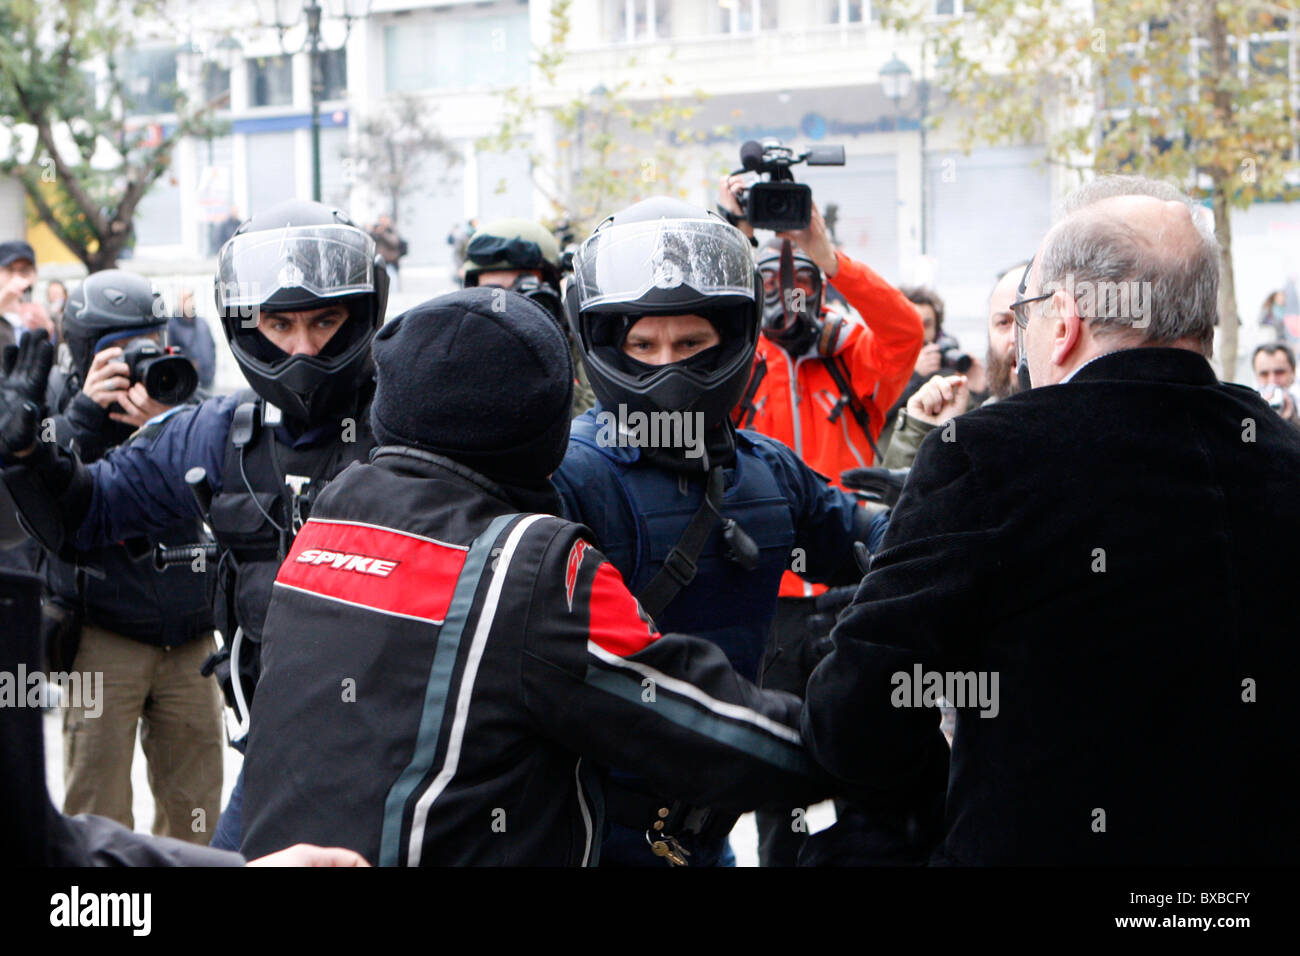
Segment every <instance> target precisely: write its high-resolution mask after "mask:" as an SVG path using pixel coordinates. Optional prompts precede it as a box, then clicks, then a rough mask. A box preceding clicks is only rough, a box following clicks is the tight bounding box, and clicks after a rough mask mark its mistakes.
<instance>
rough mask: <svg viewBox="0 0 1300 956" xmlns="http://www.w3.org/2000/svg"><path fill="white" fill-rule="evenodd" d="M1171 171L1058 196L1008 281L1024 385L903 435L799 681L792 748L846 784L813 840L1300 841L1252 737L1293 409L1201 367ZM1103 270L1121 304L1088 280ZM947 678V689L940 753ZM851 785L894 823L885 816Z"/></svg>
mask: <svg viewBox="0 0 1300 956" xmlns="http://www.w3.org/2000/svg"><path fill="white" fill-rule="evenodd" d="M1135 191H1140V192H1141V193H1142V194H1140V195H1123V194H1116V193H1117V192H1118V193H1122V192H1135ZM1169 192H1170V189H1169V187H1167V186H1162V184H1156V183H1151V184H1147V183H1145V182H1144V181H1142V180H1135V179H1133V178H1129V179H1127V180H1122V181H1120V182H1118V183H1113V182H1107V181H1102V182H1101V183H1099V184H1098V185H1096V186H1095V187H1092V188H1090V189H1087V190H1086V191H1084V192H1083V196H1084V197H1085V198H1086V199H1087V200H1090V201H1089V202H1086V203H1085V202H1081V201H1080V200H1079V199H1077V198H1076V200H1075V201H1074V202H1073V203H1072V204H1071V205H1069V206H1068V207H1067V208H1069V209H1071V212H1069V213H1068V214H1067V215H1066V217H1065V218H1064V219H1063V220H1062V221H1061V222H1060V223H1058V224H1057V225H1056V226H1055V227H1054V228H1053V229H1052V230H1051V231H1050V232H1049V233H1048V235H1047V237H1046V238H1045V239H1044V240H1043V243H1042V244H1041V246H1040V247H1039V249H1038V252H1037V253H1036V255H1035V256H1034V259H1033V264H1032V266H1031V268H1030V269H1029V271H1028V273H1027V275H1026V276H1025V279H1024V280H1023V281H1022V284H1021V287H1020V297H1019V299H1018V300H1017V302H1016V303H1014V305H1013V312H1014V313H1015V316H1016V322H1017V329H1018V334H1019V336H1020V337H1021V340H1022V345H1021V346H1019V347H1018V349H1017V353H1018V356H1019V358H1020V362H1021V366H1022V368H1025V369H1026V370H1027V374H1028V378H1029V380H1030V382H1031V383H1032V385H1033V386H1034V387H1033V388H1032V389H1030V390H1028V391H1025V392H1022V393H1020V394H1017V395H1013V396H1012V397H1011V398H1008V399H1006V400H1005V401H1001V402H998V403H996V404H994V405H991V406H987V407H985V408H981V409H979V410H977V411H974V412H971V413H968V414H967V415H965V416H963V417H962V418H961V419H960V420H957V421H955V422H953V423H952V424H953V425H954V426H955V427H954V428H953V429H952V430H951V434H950V436H949V438H948V439H947V440H945V439H944V437H943V435H942V430H940V433H938V434H932V435H931V436H930V437H929V438H927V439H926V441H925V442H924V444H923V445H922V447H921V452H920V454H919V455H918V456H917V460H916V463H915V465H914V467H913V468H912V472H911V477H910V479H909V481H908V484H907V487H906V489H905V490H904V493H903V497H902V499H901V500H900V501H899V502H898V505H897V507H896V508H895V509H894V512H893V517H892V523H891V525H890V529H889V532H888V534H887V535H886V538H885V542H884V547H883V549H882V550H881V551H880V552H879V553H878V554H877V555H875V557H874V559H873V561H872V567H871V573H870V574H869V575H868V576H867V577H866V579H865V580H864V582H863V585H862V587H861V589H860V590H859V592H858V595H857V598H856V599H855V601H854V603H853V605H852V606H851V607H850V608H849V609H848V610H846V611H845V612H844V614H843V615H842V616H841V618H840V623H839V625H838V626H837V627H836V629H835V632H834V634H833V640H834V643H835V651H834V652H833V653H832V654H831V655H830V656H829V657H828V658H827V659H826V660H825V661H823V662H822V664H821V665H820V666H819V667H818V669H817V671H816V673H815V674H814V675H813V677H812V680H811V681H810V683H809V687H808V694H807V697H806V703H805V712H804V722H803V728H804V731H805V734H806V739H807V741H808V743H809V747H810V750H811V751H812V752H813V754H814V756H815V757H816V758H817V759H818V760H819V761H820V762H821V763H822V764H823V765H824V766H825V767H827V768H828V769H829V770H830V771H831V772H832V773H833V774H834V775H835V776H836V777H837V778H839V779H840V780H841V781H842V783H841V786H842V787H843V788H844V789H845V790H846V791H848V792H850V793H852V794H853V795H854V796H853V801H854V803H855V805H856V806H857V807H858V808H859V811H858V812H850V813H846V814H845V815H844V816H842V817H841V819H840V821H839V822H838V823H837V824H836V826H835V827H833V828H831V829H830V830H828V831H825V832H823V833H820V834H817V835H816V836H815V837H814V838H813V841H814V842H815V843H816V844H817V850H818V851H819V852H818V853H817V854H815V855H810V854H808V853H807V852H806V853H805V856H811V858H815V859H819V860H836V861H840V862H846V861H858V862H864V861H868V860H876V861H880V860H882V859H897V858H899V857H907V858H919V857H923V856H925V855H927V854H931V859H932V861H933V862H947V863H957V864H1031V863H1038V864H1046V863H1051V864H1057V865H1061V864H1065V865H1079V864H1153V863H1161V864H1172V865H1187V864H1193V863H1195V864H1242V863H1264V862H1268V863H1274V864H1281V863H1283V862H1286V861H1289V860H1290V859H1292V858H1293V857H1294V855H1295V852H1296V851H1297V849H1300V820H1298V819H1297V817H1296V814H1295V813H1294V812H1293V809H1294V808H1293V806H1292V804H1293V801H1292V798H1291V794H1290V791H1289V789H1288V788H1286V787H1279V786H1278V785H1277V781H1276V779H1275V778H1276V773H1275V771H1274V766H1273V765H1274V763H1275V762H1276V759H1275V758H1276V756H1277V755H1278V754H1285V753H1289V752H1291V750H1292V749H1293V742H1292V740H1291V736H1292V729H1291V727H1290V723H1289V721H1288V719H1287V717H1288V715H1289V711H1290V706H1291V705H1290V701H1289V695H1288V693H1287V692H1286V690H1285V689H1284V688H1282V687H1274V684H1275V683H1276V682H1277V680H1278V675H1284V674H1291V673H1295V672H1296V670H1297V667H1298V666H1300V651H1297V650H1296V645H1295V642H1294V641H1292V640H1291V639H1290V635H1289V634H1287V633H1286V632H1285V631H1284V630H1279V629H1278V628H1277V626H1276V611H1275V608H1276V606H1277V604H1276V602H1277V596H1278V595H1280V594H1286V593H1289V592H1288V587H1289V586H1290V583H1291V579H1292V578H1293V577H1294V575H1293V572H1292V569H1291V567H1290V566H1289V565H1288V564H1287V563H1286V562H1285V561H1279V560H1278V559H1277V552H1276V548H1275V546H1274V543H1275V542H1277V541H1290V540H1294V539H1295V538H1296V537H1297V535H1300V503H1297V501H1296V498H1295V495H1294V494H1292V490H1293V488H1294V482H1295V475H1296V474H1297V473H1300V436H1297V435H1296V434H1295V432H1294V430H1293V429H1291V428H1290V427H1289V426H1287V425H1286V424H1285V423H1283V422H1282V421H1281V419H1280V418H1279V417H1278V416H1277V415H1275V414H1273V412H1271V411H1270V410H1269V409H1268V406H1267V405H1266V404H1265V403H1264V402H1263V400H1262V399H1260V398H1259V397H1258V396H1257V395H1255V394H1253V393H1251V392H1250V391H1248V390H1245V389H1242V388H1240V387H1237V386H1232V385H1224V384H1221V383H1220V382H1218V380H1217V379H1216V378H1215V375H1214V372H1213V370H1212V369H1211V367H1210V364H1209V362H1208V361H1207V356H1208V355H1209V353H1210V349H1211V347H1212V342H1213V334H1214V320H1215V316H1216V313H1217V297H1218V281H1219V265H1218V263H1219V250H1218V245H1217V243H1216V242H1215V240H1214V237H1213V235H1212V233H1211V232H1210V231H1209V230H1208V228H1207V227H1206V226H1205V225H1204V223H1203V222H1202V221H1201V220H1200V219H1198V218H1197V213H1196V207H1195V206H1194V205H1193V204H1192V203H1191V201H1190V200H1187V199H1185V198H1177V199H1169V198H1166V197H1167V196H1168V195H1169ZM1175 195H1176V194H1175ZM1099 283H1106V284H1108V287H1109V288H1111V289H1112V290H1115V291H1116V293H1117V294H1118V292H1119V291H1120V290H1122V293H1123V295H1124V296H1125V297H1126V301H1127V306H1126V307H1123V308H1119V309H1111V308H1103V307H1099V306H1098V303H1097V300H1096V298H1095V294H1094V293H1095V292H1096V290H1097V287H1098V284H1099ZM1153 609H1154V610H1153ZM1269 688H1273V693H1270V692H1269ZM923 689H924V693H923ZM939 694H943V695H944V696H947V697H948V698H949V699H950V700H953V702H954V704H956V705H957V707H958V715H959V716H958V721H957V729H956V736H955V739H954V741H953V747H952V759H951V765H950V764H949V760H948V748H947V747H946V745H945V743H944V741H943V738H942V736H941V735H940V734H939V732H938V727H937V720H936V719H935V717H936V715H935V714H934V712H933V711H932V710H931V709H930V706H931V705H932V704H933V702H934V700H935V699H936V698H937V696H938V695H939ZM954 698H956V699H954ZM1189 702H1194V706H1189ZM984 718H990V719H984ZM1209 768H1213V769H1212V771H1211V770H1210V769H1209ZM945 796H946V814H944V815H943V817H942V818H941V816H940V814H941V813H942V811H943V808H944V805H945ZM862 810H865V811H869V812H871V813H874V814H877V815H879V814H880V813H882V812H892V813H894V814H896V815H897V817H898V818H900V819H903V820H906V821H908V824H909V829H908V830H907V831H904V832H909V833H910V834H911V836H910V838H909V839H907V840H905V841H902V842H901V843H898V842H893V843H891V842H888V841H882V840H879V839H877V836H878V833H877V831H876V830H875V829H873V828H872V827H871V826H870V825H864V824H863V822H862V821H863V820H869V819H870V818H869V817H867V816H866V815H865V814H864V813H863V812H861V811H862ZM941 819H942V822H941ZM810 849H811V848H810Z"/></svg>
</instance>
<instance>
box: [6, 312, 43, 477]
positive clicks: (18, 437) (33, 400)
mask: <svg viewBox="0 0 1300 956" xmlns="http://www.w3.org/2000/svg"><path fill="white" fill-rule="evenodd" d="M53 364H54V346H52V345H51V344H50V340H49V336H48V335H47V334H46V332H45V330H44V329H37V330H36V331H33V332H28V333H27V334H26V335H24V336H23V341H22V344H21V345H8V346H5V350H4V359H3V365H2V368H3V373H4V375H3V377H2V378H0V459H5V460H7V461H9V462H10V463H12V462H13V460H14V459H15V458H16V457H17V456H18V454H19V453H20V452H29V451H31V449H32V446H34V445H35V444H36V443H37V438H38V435H39V430H40V424H41V419H42V418H43V417H44V415H45V388H46V382H47V381H48V379H49V377H50V366H52V365H53Z"/></svg>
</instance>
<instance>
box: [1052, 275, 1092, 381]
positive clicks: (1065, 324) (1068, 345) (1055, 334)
mask: <svg viewBox="0 0 1300 956" xmlns="http://www.w3.org/2000/svg"><path fill="white" fill-rule="evenodd" d="M1052 306H1053V307H1054V309H1055V311H1056V316H1055V318H1054V319H1053V320H1052V364H1053V365H1065V364H1066V362H1068V361H1069V359H1070V355H1071V354H1072V353H1073V352H1074V350H1075V346H1077V345H1078V344H1079V339H1080V338H1081V337H1082V336H1083V323H1084V319H1083V318H1082V317H1081V316H1080V315H1079V307H1078V304H1077V303H1076V302H1075V300H1074V297H1073V296H1072V295H1070V293H1069V292H1067V291H1066V290H1065V289H1057V290H1056V294H1055V295H1054V296H1053V297H1052Z"/></svg>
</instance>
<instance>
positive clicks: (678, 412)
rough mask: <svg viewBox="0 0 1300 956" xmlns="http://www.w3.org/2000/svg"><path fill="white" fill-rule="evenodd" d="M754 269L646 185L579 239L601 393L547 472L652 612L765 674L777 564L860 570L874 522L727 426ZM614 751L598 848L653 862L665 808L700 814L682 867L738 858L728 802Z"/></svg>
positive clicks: (694, 211)
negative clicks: (690, 799) (708, 804)
mask: <svg viewBox="0 0 1300 956" xmlns="http://www.w3.org/2000/svg"><path fill="white" fill-rule="evenodd" d="M760 284H761V280H760V278H759V277H758V274H757V270H756V268H755V266H754V262H753V259H752V256H751V252H750V246H749V244H748V242H747V241H746V239H745V237H744V235H743V234H742V233H741V232H740V231H739V230H737V229H736V228H734V227H732V226H730V225H728V224H727V223H725V222H723V221H722V219H720V218H719V217H717V216H715V215H713V214H712V213H709V212H706V211H705V210H704V209H702V208H700V207H698V206H694V205H692V204H690V203H686V202H682V201H680V200H675V199H670V198H667V197H656V198H652V199H646V200H643V201H642V202H639V203H636V204H634V205H632V206H630V207H628V208H627V209H623V210H620V211H619V212H617V213H615V214H614V215H613V216H611V217H609V218H608V219H607V220H605V221H604V222H603V223H602V224H601V225H600V226H598V227H597V229H596V230H595V231H594V232H593V233H592V235H591V237H590V238H588V239H587V240H586V242H584V243H583V244H582V246H581V247H579V249H578V251H577V252H576V253H575V256H574V276H573V279H572V281H571V282H570V284H569V289H568V293H567V299H566V306H567V308H568V312H569V318H570V321H571V323H572V325H573V330H574V338H575V340H576V341H577V343H578V347H579V349H580V350H581V351H582V357H583V361H584V363H585V364H586V367H587V374H588V376H589V378H590V380H591V385H592V388H593V389H594V390H595V392H596V397H597V400H598V401H597V405H596V406H595V408H593V409H592V410H591V411H589V412H587V413H586V414H583V415H579V416H578V417H577V418H576V419H574V421H573V426H572V429H571V433H570V442H569V451H568V454H567V455H566V456H565V459H564V462H563V464H561V466H560V468H559V470H558V471H557V472H556V473H555V475H554V476H553V478H552V481H553V482H554V484H555V486H556V488H557V489H558V490H559V492H560V495H561V497H562V499H563V501H564V513H565V516H566V517H568V518H569V519H571V520H573V521H579V522H581V523H582V524H584V525H586V526H587V527H589V528H590V529H591V530H592V531H593V532H594V533H595V536H596V542H597V544H598V545H599V546H600V548H601V549H602V551H603V552H604V553H605V554H606V555H607V556H608V557H609V560H610V562H611V563H612V564H613V565H614V566H615V567H616V568H618V570H619V572H620V573H621V574H622V575H623V579H624V580H625V581H626V582H627V583H628V587H629V588H630V589H631V590H632V591H633V593H635V594H636V595H637V598H638V599H639V600H640V601H641V603H642V605H643V606H644V607H645V608H646V610H647V611H648V613H649V614H650V617H651V618H652V619H653V620H654V621H655V623H656V624H657V625H658V626H659V628H660V629H661V630H665V631H667V630H674V631H681V632H683V633H690V634H697V635H699V636H700V637H704V638H707V639H708V640H710V641H712V642H714V643H715V644H717V645H718V646H719V647H721V648H722V650H723V651H724V652H725V653H726V655H727V659H728V660H729V661H730V662H731V665H732V666H733V667H734V668H735V669H736V671H737V672H738V673H739V674H741V675H742V676H743V677H745V678H746V679H747V680H756V679H757V678H758V677H759V667H760V661H761V659H762V657H763V652H764V649H765V647H766V645H767V642H768V635H769V633H770V631H771V628H772V621H773V617H774V614H775V612H776V599H777V591H778V588H779V584H780V580H781V576H782V574H783V573H784V572H785V571H786V570H787V569H788V568H790V567H791V566H792V565H793V566H794V567H796V568H798V570H799V571H800V573H802V574H803V575H804V576H805V577H807V578H808V579H809V580H811V581H815V582H818V583H824V584H829V585H848V584H851V583H855V582H856V581H857V580H858V579H859V577H860V575H861V572H860V570H859V568H858V566H857V563H856V561H855V558H854V555H855V544H857V543H859V542H863V543H865V544H866V545H867V547H868V548H870V547H872V546H873V545H874V544H875V542H877V541H878V540H879V538H880V536H881V534H882V533H883V528H884V523H885V522H884V520H883V519H879V520H876V519H873V518H872V517H871V516H870V515H868V514H867V512H866V511H865V510H864V509H862V508H860V507H858V506H857V504H856V501H855V500H854V499H853V498H852V497H851V496H849V495H848V494H846V493H844V492H843V491H841V490H839V489H837V488H832V487H829V486H828V485H827V483H826V480H825V478H823V477H822V476H821V475H819V474H817V473H816V472H814V471H813V470H812V469H810V468H809V467H808V466H807V465H805V464H804V463H803V462H802V461H800V460H799V458H798V457H797V455H796V454H795V453H794V452H792V451H791V450H790V449H789V448H788V447H786V446H785V445H783V444H781V443H780V442H778V441H776V440H775V439H773V438H769V437H767V436H765V435H760V434H758V433H757V432H750V431H743V430H738V429H737V428H736V427H735V424H734V422H733V421H732V419H731V413H732V411H733V409H734V408H735V405H736V401H737V399H738V398H739V397H740V394H741V390H742V389H743V388H744V387H745V382H746V381H747V380H748V379H749V375H750V370H751V368H752V366H753V360H754V350H755V348H756V347H757V345H758V340H759V325H760V320H761V319H760V317H761V310H762V300H761V298H760V295H759V293H758V287H759V285H760ZM908 314H909V316H910V319H911V320H912V321H913V322H916V317H915V314H914V313H911V312H910V310H909V313H908ZM918 324H919V323H918ZM918 331H919V330H918ZM908 364H910V357H909V358H908ZM822 650H823V649H821V648H817V647H814V646H811V645H810V646H809V647H807V648H804V649H802V651H803V653H806V654H808V655H809V656H810V657H814V658H815V656H816V655H818V654H819V653H821V651H822ZM616 766H617V767H618V768H619V771H620V772H616V773H615V774H614V779H613V780H612V782H611V786H610V788H609V789H608V792H607V795H606V799H607V807H608V809H609V817H610V819H611V821H613V823H614V826H613V827H612V830H611V835H610V839H609V845H608V847H607V849H608V852H607V853H606V855H605V857H604V859H605V861H606V862H607V863H615V864H617V865H621V866H637V865H661V861H660V860H658V859H656V858H655V857H653V856H651V855H650V854H649V853H648V852H647V843H646V832H647V830H648V829H649V828H650V827H651V826H652V823H653V822H654V821H656V820H659V819H660V817H661V814H667V815H668V816H669V818H670V819H671V820H678V819H679V818H680V819H682V820H686V819H694V820H695V821H696V825H695V827H694V838H693V842H694V844H695V846H694V852H693V856H692V857H691V864H692V865H693V866H694V865H706V866H712V865H733V861H734V856H733V855H732V853H731V849H730V846H729V844H728V842H727V834H728V833H729V832H730V830H731V825H732V823H733V821H734V819H735V815H734V814H732V813H730V812H729V811H728V810H727V809H726V808H710V809H713V810H714V812H711V813H707V814H705V813H700V814H695V815H692V814H691V813H689V812H687V811H689V810H690V809H691V808H689V807H681V806H677V805H675V804H674V803H673V802H672V801H671V800H665V799H664V795H663V794H662V793H658V792H656V791H655V790H654V788H653V787H652V786H651V785H650V784H648V783H647V781H645V780H643V779H640V778H639V777H637V776H636V775H635V774H634V773H632V772H631V771H635V770H636V769H637V768H636V767H635V766H633V765H625V764H620V765H616ZM790 806H793V804H789V805H787V808H788V807H790ZM792 822H795V823H797V822H798V821H797V820H793V821H792V820H791V817H790V815H789V812H788V809H787V810H786V825H787V826H789V825H790V824H791V823H792Z"/></svg>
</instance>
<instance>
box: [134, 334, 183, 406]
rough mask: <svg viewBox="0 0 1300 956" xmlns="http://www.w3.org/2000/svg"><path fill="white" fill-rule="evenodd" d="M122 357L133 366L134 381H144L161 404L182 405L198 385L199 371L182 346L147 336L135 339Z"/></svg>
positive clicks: (151, 395)
mask: <svg viewBox="0 0 1300 956" xmlns="http://www.w3.org/2000/svg"><path fill="white" fill-rule="evenodd" d="M121 361H123V362H125V363H126V367H127V368H128V369H130V373H129V374H130V378H131V384H132V385H134V384H135V383H136V382H143V383H144V390H145V391H146V392H148V393H149V397H150V398H152V399H153V400H154V401H155V402H159V403H160V404H163V405H179V404H180V403H181V402H183V401H185V400H186V399H187V398H189V397H190V396H191V395H193V394H194V392H195V390H196V389H197V388H198V387H199V373H198V372H196V371H195V370H194V366H193V365H192V364H190V360H189V359H187V358H185V357H184V356H183V355H181V350H180V349H179V348H175V347H172V348H163V347H162V346H161V345H159V344H158V343H157V342H150V341H149V340H148V339H145V340H142V341H138V342H134V343H132V344H131V346H130V347H128V348H127V350H126V351H125V352H124V353H123V354H122V358H121Z"/></svg>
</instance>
